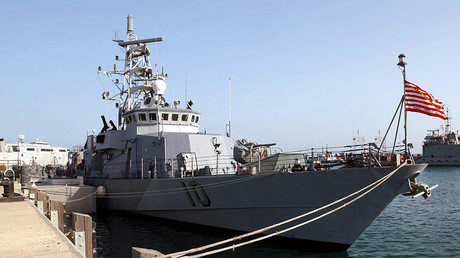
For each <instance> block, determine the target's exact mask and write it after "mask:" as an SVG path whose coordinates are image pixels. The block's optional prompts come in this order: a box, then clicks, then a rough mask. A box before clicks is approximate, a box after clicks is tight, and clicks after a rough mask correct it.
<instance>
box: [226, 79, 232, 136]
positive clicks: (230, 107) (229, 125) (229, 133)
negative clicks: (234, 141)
mask: <svg viewBox="0 0 460 258" xmlns="http://www.w3.org/2000/svg"><path fill="white" fill-rule="evenodd" d="M227 129H228V131H227V137H230V136H231V134H232V80H231V79H230V77H228V124H227Z"/></svg>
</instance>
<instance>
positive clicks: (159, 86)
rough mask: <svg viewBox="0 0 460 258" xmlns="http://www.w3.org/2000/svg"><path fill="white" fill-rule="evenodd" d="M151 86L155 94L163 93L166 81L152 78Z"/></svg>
mask: <svg viewBox="0 0 460 258" xmlns="http://www.w3.org/2000/svg"><path fill="white" fill-rule="evenodd" d="M152 87H153V90H154V91H155V93H156V94H159V95H163V94H164V93H165V90H166V82H165V81H163V80H154V81H153V85H152Z"/></svg>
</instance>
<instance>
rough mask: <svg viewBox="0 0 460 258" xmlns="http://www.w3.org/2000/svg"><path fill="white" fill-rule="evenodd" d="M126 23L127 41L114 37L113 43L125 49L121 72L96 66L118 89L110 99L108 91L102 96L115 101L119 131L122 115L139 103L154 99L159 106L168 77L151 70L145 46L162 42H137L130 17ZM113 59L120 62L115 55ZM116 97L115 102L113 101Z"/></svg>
mask: <svg viewBox="0 0 460 258" xmlns="http://www.w3.org/2000/svg"><path fill="white" fill-rule="evenodd" d="M127 19H128V21H127V32H126V41H123V40H119V39H117V38H115V39H114V40H113V41H114V42H116V43H117V44H118V45H119V46H120V47H123V48H124V49H125V53H126V54H125V59H124V61H125V65H124V69H123V70H118V69H117V67H116V65H114V69H113V71H102V69H101V67H99V72H102V73H103V74H106V75H107V76H108V77H109V78H110V79H111V80H112V82H113V83H114V85H115V86H116V87H117V88H118V90H119V93H118V94H117V95H115V96H113V97H112V98H109V97H108V95H109V93H108V92H105V93H104V94H103V98H105V99H109V100H118V103H117V105H116V106H117V107H118V128H119V129H121V127H122V124H123V120H122V115H123V114H124V113H126V112H128V111H130V110H132V109H134V108H135V107H136V106H138V105H139V104H140V103H141V102H145V101H151V98H152V97H153V98H154V104H155V105H162V104H163V102H162V96H163V94H164V91H165V90H166V82H165V80H166V78H167V74H164V73H161V74H159V73H158V70H157V69H155V71H153V70H152V67H151V64H150V57H149V56H150V50H149V48H148V47H147V45H146V44H147V43H153V42H161V41H163V39H162V38H161V37H158V38H148V39H137V36H136V35H135V34H134V30H133V27H134V26H133V17H132V16H131V15H129V16H128V18H127ZM115 60H117V61H122V60H120V59H119V57H118V56H116V57H115ZM113 74H116V75H118V76H121V78H122V80H121V82H120V80H118V79H113V78H112V75H113ZM116 97H118V99H115V98H116Z"/></svg>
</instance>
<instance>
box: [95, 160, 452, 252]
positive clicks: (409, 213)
mask: <svg viewBox="0 0 460 258" xmlns="http://www.w3.org/2000/svg"><path fill="white" fill-rule="evenodd" d="M417 180H418V182H419V183H427V184H429V185H430V186H432V185H435V184H439V187H438V188H436V189H435V190H433V194H432V196H431V197H430V198H429V199H427V200H424V199H423V197H419V198H416V199H412V198H411V197H405V196H398V197H397V198H396V199H395V200H394V201H393V202H392V203H391V204H390V205H389V206H388V207H387V209H386V210H385V211H383V213H382V214H381V215H380V216H379V217H378V218H377V219H376V220H375V221H374V223H373V224H372V225H371V226H370V227H369V228H368V229H367V230H366V231H365V232H364V233H363V234H362V235H361V236H360V237H359V238H358V239H357V240H356V241H355V243H354V244H353V245H352V246H351V247H350V249H348V251H346V252H336V253H311V252H306V251H305V250H304V249H301V248H298V247H296V246H290V245H286V243H285V242H281V243H279V242H278V241H276V240H268V241H262V242H258V243H255V244H251V245H248V246H244V247H240V248H237V249H236V250H235V251H232V250H230V251H226V252H224V253H220V254H219V255H215V256H214V257H318V256H320V257H460V167H428V168H427V169H426V170H425V171H424V172H423V173H422V174H421V175H420V176H419V177H418V178H417ZM93 220H95V221H96V223H97V227H96V238H97V239H96V241H97V248H96V250H97V253H98V257H131V247H142V248H149V249H154V250H157V251H160V252H162V253H164V254H168V253H172V252H177V251H182V250H187V249H190V248H194V247H199V246H202V245H206V244H209V243H214V242H217V241H220V240H224V239H227V238H231V237H233V236H235V233H234V232H229V231H225V230H219V229H213V228H206V230H203V228H202V227H200V226H197V225H190V224H186V223H178V222H172V221H168V220H161V219H156V218H151V217H145V216H138V215H133V214H128V213H119V212H99V213H98V214H97V215H95V216H94V217H93Z"/></svg>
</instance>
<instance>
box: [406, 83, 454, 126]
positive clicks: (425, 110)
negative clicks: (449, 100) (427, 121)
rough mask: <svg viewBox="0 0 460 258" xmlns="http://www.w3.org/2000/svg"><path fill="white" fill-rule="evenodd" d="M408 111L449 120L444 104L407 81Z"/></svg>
mask: <svg viewBox="0 0 460 258" xmlns="http://www.w3.org/2000/svg"><path fill="white" fill-rule="evenodd" d="M404 94H405V96H406V111H411V112H418V113H422V114H425V115H429V116H435V117H439V118H441V119H443V120H447V116H446V113H445V110H444V104H442V102H441V101H439V100H437V99H436V98H435V97H434V96H433V95H431V94H430V93H428V92H426V91H424V90H422V88H420V87H419V86H417V85H415V84H413V83H411V82H408V81H405V83H404Z"/></svg>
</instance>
